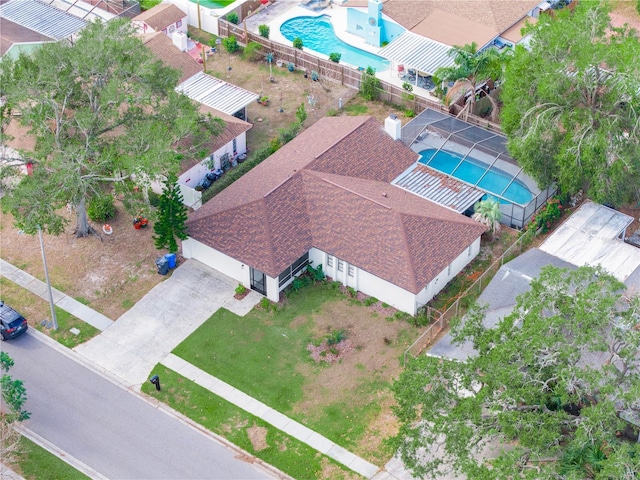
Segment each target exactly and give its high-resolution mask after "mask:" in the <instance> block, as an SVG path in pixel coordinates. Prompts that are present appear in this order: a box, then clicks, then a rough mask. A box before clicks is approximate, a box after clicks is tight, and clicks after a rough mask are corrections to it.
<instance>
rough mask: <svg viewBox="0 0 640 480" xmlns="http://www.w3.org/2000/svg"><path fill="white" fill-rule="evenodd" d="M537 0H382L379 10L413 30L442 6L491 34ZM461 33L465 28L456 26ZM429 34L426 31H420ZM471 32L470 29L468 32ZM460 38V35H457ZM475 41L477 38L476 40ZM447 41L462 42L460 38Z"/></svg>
mask: <svg viewBox="0 0 640 480" xmlns="http://www.w3.org/2000/svg"><path fill="white" fill-rule="evenodd" d="M540 3H541V2H540V0H455V1H449V2H447V1H443V0H383V7H382V13H384V14H385V15H387V16H389V17H390V18H392V19H393V20H395V21H396V22H398V23H399V24H400V25H402V26H403V27H405V28H406V29H407V30H413V28H414V27H416V26H417V25H418V24H419V23H420V22H422V21H423V20H425V19H426V18H427V17H429V16H430V15H431V14H432V13H433V12H434V11H435V10H436V9H440V10H444V11H446V12H447V13H449V14H450V15H454V16H457V17H460V18H463V19H466V20H468V21H471V22H473V24H475V25H478V29H480V28H482V27H483V29H487V28H488V29H490V30H491V31H494V32H495V35H498V34H499V33H502V32H504V31H505V30H507V29H508V28H509V27H511V26H512V25H513V24H514V23H516V22H517V21H518V20H520V19H521V18H522V17H524V16H525V15H526V14H527V13H528V12H529V11H531V10H532V9H534V8H535V7H536V6H537V5H538V4H540ZM343 5H344V6H346V7H366V6H367V1H366V0H349V1H347V2H346V3H345V4H343ZM458 30H459V32H458V33H460V34H461V35H463V34H464V35H466V33H465V32H462V31H461V28H459V29H458ZM416 33H418V34H420V35H424V36H426V37H428V38H432V37H431V36H430V35H429V34H428V32H427V33H421V32H416ZM472 33H473V32H472ZM461 39H462V37H461ZM478 43H479V42H478ZM449 45H464V42H463V41H458V42H455V43H452V44H451V43H450V44H449Z"/></svg>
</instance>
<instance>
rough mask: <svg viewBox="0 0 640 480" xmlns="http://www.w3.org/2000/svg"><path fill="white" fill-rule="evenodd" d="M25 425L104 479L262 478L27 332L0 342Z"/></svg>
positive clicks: (221, 448)
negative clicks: (20, 392) (21, 389)
mask: <svg viewBox="0 0 640 480" xmlns="http://www.w3.org/2000/svg"><path fill="white" fill-rule="evenodd" d="M0 347H1V348H2V350H4V351H6V352H7V353H8V354H9V355H10V356H11V357H12V358H13V359H14V361H15V366H14V367H13V368H12V369H11V371H10V375H12V376H13V378H17V379H22V380H24V384H25V387H26V389H27V402H26V410H27V411H29V412H31V418H30V419H29V420H28V421H27V422H25V426H26V427H27V428H28V429H30V430H32V431H33V432H35V433H36V434H38V435H40V436H41V437H43V438H44V439H45V440H47V441H49V442H51V443H52V444H54V445H56V446H57V447H58V448H60V449H62V450H64V451H65V452H67V453H68V454H69V455H71V456H73V457H75V458H76V459H78V460H79V461H81V462H83V463H84V464H86V465H87V466H88V467H90V468H92V469H94V470H95V471H97V472H98V473H100V474H102V475H104V476H105V477H107V478H109V479H114V480H115V479H136V480H138V479H154V480H155V479H172V480H181V479H225V480H226V479H262V478H270V477H269V476H267V473H266V472H265V471H264V470H260V469H258V468H257V467H256V466H254V465H252V464H250V463H248V462H247V461H245V460H243V459H242V458H239V457H240V455H238V453H237V452H234V451H232V450H230V449H229V448H227V447H225V446H223V445H222V444H220V443H218V442H217V441H215V440H214V439H213V438H212V437H210V436H209V435H206V434H204V433H202V432H200V431H198V430H196V429H194V428H193V427H191V426H189V425H186V424H185V423H183V422H181V421H179V420H178V419H177V418H176V417H174V416H171V415H168V414H167V413H165V412H164V411H162V410H159V409H158V408H156V407H154V406H153V405H151V404H149V403H147V402H145V401H144V400H142V399H141V398H139V397H138V396H137V395H135V394H133V393H132V392H129V391H127V390H124V389H123V388H121V387H120V386H118V385H116V384H114V383H112V382H111V381H109V380H108V379H106V378H104V377H103V376H101V375H98V374H97V373H95V372H94V371H92V370H90V369H88V368H86V367H85V366H83V365H81V364H79V363H77V362H76V361H74V360H73V359H72V358H69V357H68V356H67V355H64V354H63V353H61V352H59V351H57V349H54V348H52V347H51V346H49V345H47V344H45V343H43V342H42V341H41V340H39V339H38V338H36V337H35V336H32V335H30V334H26V335H22V336H20V337H18V338H15V339H13V340H11V341H7V342H3V343H2V344H0Z"/></svg>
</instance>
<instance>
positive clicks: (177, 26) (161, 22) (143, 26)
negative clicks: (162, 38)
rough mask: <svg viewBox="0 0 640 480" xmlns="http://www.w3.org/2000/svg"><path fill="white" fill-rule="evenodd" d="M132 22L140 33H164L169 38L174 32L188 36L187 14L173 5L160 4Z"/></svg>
mask: <svg viewBox="0 0 640 480" xmlns="http://www.w3.org/2000/svg"><path fill="white" fill-rule="evenodd" d="M131 21H132V22H133V24H134V25H135V26H136V28H137V29H138V31H139V32H140V33H152V32H162V33H164V34H165V35H168V36H169V37H171V36H172V35H173V33H174V32H182V33H184V34H185V35H186V34H187V14H186V13H184V12H183V11H182V10H180V8H178V7H177V6H175V5H174V4H172V3H160V4H158V5H156V6H155V7H153V8H150V9H149V10H146V11H144V12H142V13H141V14H140V15H137V16H135V17H133V19H132V20H131Z"/></svg>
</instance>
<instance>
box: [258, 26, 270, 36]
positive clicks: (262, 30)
mask: <svg viewBox="0 0 640 480" xmlns="http://www.w3.org/2000/svg"><path fill="white" fill-rule="evenodd" d="M270 32H271V29H270V28H269V25H265V24H262V25H258V33H259V34H260V36H261V37H264V38H269V33H270Z"/></svg>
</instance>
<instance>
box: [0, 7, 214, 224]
mask: <svg viewBox="0 0 640 480" xmlns="http://www.w3.org/2000/svg"><path fill="white" fill-rule="evenodd" d="M0 75H1V77H2V82H1V84H0V89H1V90H2V92H1V93H2V96H3V97H4V98H5V99H6V104H7V105H8V106H9V107H10V108H11V110H10V111H11V112H12V113H14V114H15V113H16V112H19V114H20V115H19V116H15V115H14V116H13V120H16V121H17V120H19V121H20V122H22V123H23V124H25V125H27V126H28V127H29V129H30V132H31V134H32V135H34V137H35V139H36V147H35V149H34V151H33V152H22V153H23V154H25V155H27V156H29V157H30V158H31V159H33V162H34V177H33V178H31V179H29V180H25V181H24V182H21V183H20V184H19V185H18V187H17V188H16V189H15V190H14V191H13V192H10V195H9V196H8V200H7V202H6V204H8V207H9V209H10V211H11V212H12V213H13V214H14V217H15V218H16V222H17V224H18V225H19V226H20V228H22V229H23V230H25V231H26V232H28V233H32V232H34V231H35V230H36V229H37V226H38V225H40V226H41V227H42V229H43V230H45V231H47V232H49V233H53V234H59V233H60V232H61V231H62V229H63V227H64V218H63V217H61V216H60V215H58V214H57V213H56V211H57V209H59V208H60V207H62V206H64V205H65V204H72V205H74V206H75V207H76V211H77V214H78V219H77V221H78V224H77V234H78V235H79V236H84V235H87V234H88V232H89V225H88V221H87V218H86V207H85V205H86V204H87V202H88V200H89V199H90V198H91V197H92V196H95V195H100V194H103V193H104V191H105V189H108V188H110V186H111V185H116V186H117V187H118V189H119V191H120V192H124V193H125V194H129V193H130V192H131V191H132V190H133V189H134V187H144V191H145V192H146V188H147V187H148V185H149V183H150V182H151V181H152V180H153V179H154V178H156V177H157V176H159V175H166V174H168V173H170V172H176V171H177V169H178V168H179V163H180V158H181V157H183V156H185V155H195V156H200V157H201V158H204V156H206V154H207V153H209V152H204V150H202V149H201V147H200V146H201V145H202V143H203V142H204V140H205V139H207V138H209V137H210V136H211V135H216V134H218V133H219V132H220V131H221V128H222V127H223V123H222V121H221V120H220V119H216V118H212V117H211V116H203V115H201V114H200V113H199V111H198V107H197V106H196V104H195V103H193V102H192V101H191V100H190V99H189V98H188V97H186V96H184V95H181V94H179V93H177V92H175V90H174V88H175V86H176V84H177V82H178V80H179V75H180V74H179V72H178V71H176V70H174V69H170V68H167V67H164V66H163V65H162V63H161V62H160V61H159V60H157V59H155V58H154V57H153V56H152V54H151V52H150V51H149V50H148V49H147V48H146V47H145V46H144V45H143V44H142V42H141V40H140V39H139V38H138V37H136V36H135V35H134V30H133V27H132V26H131V24H130V22H128V21H126V20H120V19H114V20H112V21H110V22H108V23H102V22H99V21H98V22H95V23H89V24H88V25H87V27H86V28H85V29H84V30H82V32H81V35H80V38H79V39H78V40H77V41H76V42H75V44H74V45H70V44H69V43H67V42H65V41H61V42H56V43H47V44H44V45H43V46H42V47H40V48H39V49H37V50H35V51H34V52H33V53H32V54H31V55H22V56H21V57H19V58H18V59H17V60H15V61H13V60H11V59H3V61H2V63H1V64H0ZM139 208H140V207H139V206H136V207H135V209H136V210H137V211H139Z"/></svg>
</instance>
